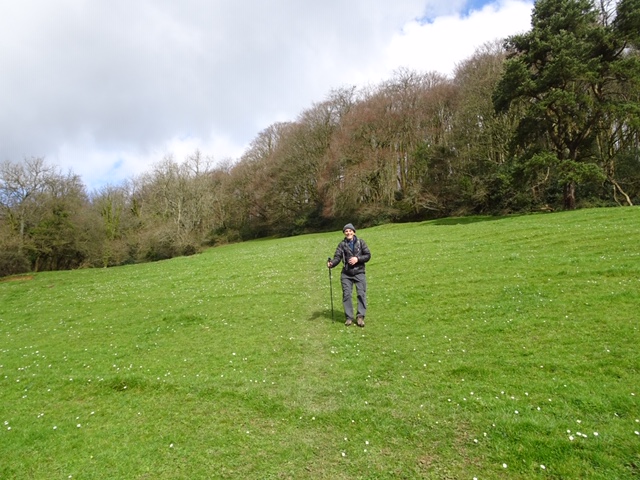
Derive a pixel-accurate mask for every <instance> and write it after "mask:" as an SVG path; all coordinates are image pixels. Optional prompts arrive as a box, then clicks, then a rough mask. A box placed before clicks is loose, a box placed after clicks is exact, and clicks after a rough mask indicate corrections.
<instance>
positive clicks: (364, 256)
mask: <svg viewBox="0 0 640 480" xmlns="http://www.w3.org/2000/svg"><path fill="white" fill-rule="evenodd" d="M369 260H371V252H370V251H369V247H368V246H367V244H366V243H365V241H364V240H362V239H360V255H358V262H361V263H367V262H368V261H369Z"/></svg>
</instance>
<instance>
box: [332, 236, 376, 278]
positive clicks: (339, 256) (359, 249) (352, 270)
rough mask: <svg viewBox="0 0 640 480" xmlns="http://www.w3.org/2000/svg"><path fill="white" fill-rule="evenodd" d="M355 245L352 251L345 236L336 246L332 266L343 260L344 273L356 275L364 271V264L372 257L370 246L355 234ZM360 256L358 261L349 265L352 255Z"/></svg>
mask: <svg viewBox="0 0 640 480" xmlns="http://www.w3.org/2000/svg"><path fill="white" fill-rule="evenodd" d="M353 241H354V246H353V251H351V247H349V242H348V241H347V239H346V238H345V239H344V240H342V241H341V242H340V243H339V244H338V248H336V253H335V254H334V255H333V260H331V268H333V267H335V266H336V265H338V264H339V263H340V262H342V273H344V274H345V275H350V276H355V275H358V274H360V273H364V264H365V263H366V262H368V261H369V259H370V258H371V252H370V251H369V247H367V244H366V243H365V241H364V240H362V239H360V238H358V237H356V236H354V237H353ZM354 256H355V257H358V263H356V264H355V265H353V266H351V265H349V263H348V262H349V259H350V258H351V257H354Z"/></svg>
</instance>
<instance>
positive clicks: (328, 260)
mask: <svg viewBox="0 0 640 480" xmlns="http://www.w3.org/2000/svg"><path fill="white" fill-rule="evenodd" d="M330 261H331V257H329V258H328V259H327V262H330ZM329 291H330V292H331V321H332V322H335V321H336V319H335V318H334V317H333V282H332V281H331V269H329Z"/></svg>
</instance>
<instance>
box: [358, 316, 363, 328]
mask: <svg viewBox="0 0 640 480" xmlns="http://www.w3.org/2000/svg"><path fill="white" fill-rule="evenodd" d="M356 325H358V326H359V327H364V317H358V319H357V320H356Z"/></svg>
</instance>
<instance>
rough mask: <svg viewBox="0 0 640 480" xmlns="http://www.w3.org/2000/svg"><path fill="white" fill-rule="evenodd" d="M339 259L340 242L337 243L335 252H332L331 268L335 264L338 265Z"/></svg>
mask: <svg viewBox="0 0 640 480" xmlns="http://www.w3.org/2000/svg"><path fill="white" fill-rule="evenodd" d="M341 260H342V242H340V243H339V244H338V247H337V248H336V253H334V254H333V259H332V260H331V268H334V267H336V266H337V265H339V264H340V261H341Z"/></svg>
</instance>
